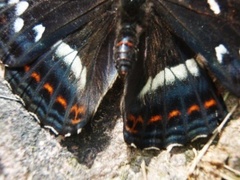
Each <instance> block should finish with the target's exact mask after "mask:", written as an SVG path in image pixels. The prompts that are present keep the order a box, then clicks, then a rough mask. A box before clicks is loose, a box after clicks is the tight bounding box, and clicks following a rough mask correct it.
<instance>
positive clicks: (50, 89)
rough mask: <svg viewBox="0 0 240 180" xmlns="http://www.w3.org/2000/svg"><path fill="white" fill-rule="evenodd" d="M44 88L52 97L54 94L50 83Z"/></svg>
mask: <svg viewBox="0 0 240 180" xmlns="http://www.w3.org/2000/svg"><path fill="white" fill-rule="evenodd" d="M43 88H44V89H46V90H47V91H48V92H49V94H50V95H52V93H53V87H52V86H51V85H50V84H49V83H45V84H44V85H43Z"/></svg>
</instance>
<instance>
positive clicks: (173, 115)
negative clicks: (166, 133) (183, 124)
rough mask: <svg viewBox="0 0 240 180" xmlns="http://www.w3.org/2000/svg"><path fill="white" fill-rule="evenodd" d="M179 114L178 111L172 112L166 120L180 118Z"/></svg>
mask: <svg viewBox="0 0 240 180" xmlns="http://www.w3.org/2000/svg"><path fill="white" fill-rule="evenodd" d="M180 115H181V112H180V111H179V110H173V111H171V112H170V113H169V114H168V119H171V118H173V117H176V116H180Z"/></svg>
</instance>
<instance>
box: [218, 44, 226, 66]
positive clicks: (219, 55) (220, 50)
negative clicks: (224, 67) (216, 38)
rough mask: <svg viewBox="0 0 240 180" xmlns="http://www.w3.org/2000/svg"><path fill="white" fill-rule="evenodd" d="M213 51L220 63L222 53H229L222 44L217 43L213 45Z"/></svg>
mask: <svg viewBox="0 0 240 180" xmlns="http://www.w3.org/2000/svg"><path fill="white" fill-rule="evenodd" d="M215 51H216V56H217V60H218V62H219V63H220V64H221V63H222V60H223V55H224V54H229V52H228V50H227V49H226V47H225V46H224V45H222V44H219V46H217V47H215Z"/></svg>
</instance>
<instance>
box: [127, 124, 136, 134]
mask: <svg viewBox="0 0 240 180" xmlns="http://www.w3.org/2000/svg"><path fill="white" fill-rule="evenodd" d="M125 129H126V131H128V132H130V133H132V134H136V133H137V130H135V129H134V128H130V127H128V126H127V125H126V126H125Z"/></svg>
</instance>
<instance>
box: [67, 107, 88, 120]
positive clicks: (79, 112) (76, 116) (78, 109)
mask: <svg viewBox="0 0 240 180" xmlns="http://www.w3.org/2000/svg"><path fill="white" fill-rule="evenodd" d="M85 111H86V110H85V107H84V106H80V107H78V105H77V104H75V105H73V106H72V108H71V110H70V112H71V113H73V114H74V118H73V119H72V120H71V122H72V124H73V125H75V124H78V123H79V122H80V121H81V118H79V115H83V114H84V113H85Z"/></svg>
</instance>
